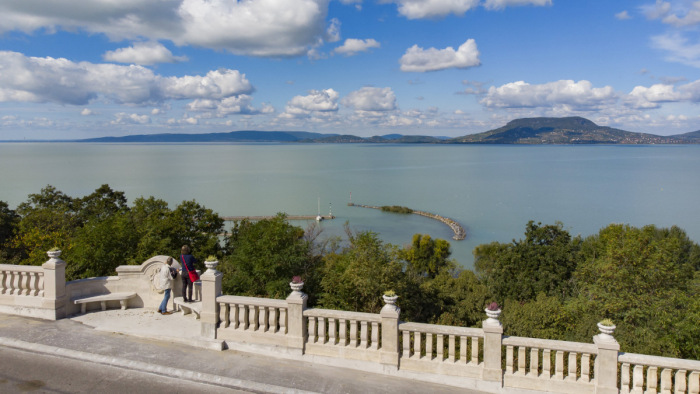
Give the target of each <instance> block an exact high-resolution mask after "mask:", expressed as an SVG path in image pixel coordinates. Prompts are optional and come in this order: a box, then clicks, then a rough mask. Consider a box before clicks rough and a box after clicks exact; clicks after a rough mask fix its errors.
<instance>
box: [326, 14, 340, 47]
mask: <svg viewBox="0 0 700 394" xmlns="http://www.w3.org/2000/svg"><path fill="white" fill-rule="evenodd" d="M326 41H328V42H338V41H340V21H339V20H338V19H337V18H333V19H331V22H330V23H329V24H328V28H327V29H326Z"/></svg>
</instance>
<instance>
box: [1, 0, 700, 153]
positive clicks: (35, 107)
mask: <svg viewBox="0 0 700 394" xmlns="http://www.w3.org/2000/svg"><path fill="white" fill-rule="evenodd" d="M0 15H3V16H2V18H0V140H21V139H66V138H90V137H99V136H121V135H128V134H152V133H209V132H227V131H234V130H251V129H255V130H303V131H313V132H320V133H338V134H355V135H359V136H372V135H382V134H389V133H401V134H409V135H411V134H421V135H434V136H461V135H466V134H471V133H476V132H482V131H486V130H489V129H492V128H496V127H500V126H502V125H504V124H505V123H506V122H508V121H510V120H512V119H516V118H521V117H535V116H583V117H586V118H588V119H591V120H593V121H594V122H596V123H598V124H600V125H607V126H612V127H617V128H622V129H624V130H630V131H637V132H649V133H654V134H660V135H671V134H679V133H685V132H690V131H695V130H700V111H698V103H699V102H700V75H699V73H698V71H699V68H700V31H699V28H700V1H692V0H674V1H661V0H657V1H653V0H650V1H626V0H616V1H609V0H587V1H584V0H578V1H577V0H568V1H564V0H333V1H328V0H239V1H235V0H121V1H113V0H80V1H78V0H53V1H50V2H47V1H45V0H21V1H19V0H18V1H14V0H12V1H2V2H0Z"/></svg>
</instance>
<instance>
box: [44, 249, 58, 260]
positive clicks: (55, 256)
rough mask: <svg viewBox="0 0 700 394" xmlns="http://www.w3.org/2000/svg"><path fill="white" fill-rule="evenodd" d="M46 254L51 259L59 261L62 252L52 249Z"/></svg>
mask: <svg viewBox="0 0 700 394" xmlns="http://www.w3.org/2000/svg"><path fill="white" fill-rule="evenodd" d="M46 254H47V255H48V256H49V258H52V259H58V258H59V257H60V256H61V250H60V249H59V248H53V249H50V250H49V251H48V252H46Z"/></svg>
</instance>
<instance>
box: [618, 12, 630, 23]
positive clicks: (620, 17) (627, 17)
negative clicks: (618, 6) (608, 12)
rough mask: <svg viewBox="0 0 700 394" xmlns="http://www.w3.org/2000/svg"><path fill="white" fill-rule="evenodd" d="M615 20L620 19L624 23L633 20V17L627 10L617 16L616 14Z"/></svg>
mask: <svg viewBox="0 0 700 394" xmlns="http://www.w3.org/2000/svg"><path fill="white" fill-rule="evenodd" d="M615 18H616V19H619V20H621V21H624V20H627V19H632V17H631V16H630V14H629V13H628V12H627V10H625V11H621V12H618V13H617V14H615Z"/></svg>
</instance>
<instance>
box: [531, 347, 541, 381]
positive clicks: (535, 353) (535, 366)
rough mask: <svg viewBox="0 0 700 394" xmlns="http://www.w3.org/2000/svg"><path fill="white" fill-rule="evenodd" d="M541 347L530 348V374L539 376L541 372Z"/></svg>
mask: <svg viewBox="0 0 700 394" xmlns="http://www.w3.org/2000/svg"><path fill="white" fill-rule="evenodd" d="M539 357H540V349H538V348H536V347H533V348H531V349H530V369H529V370H528V374H529V375H532V376H533V377H537V376H538V375H539V372H540V360H539Z"/></svg>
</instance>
